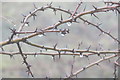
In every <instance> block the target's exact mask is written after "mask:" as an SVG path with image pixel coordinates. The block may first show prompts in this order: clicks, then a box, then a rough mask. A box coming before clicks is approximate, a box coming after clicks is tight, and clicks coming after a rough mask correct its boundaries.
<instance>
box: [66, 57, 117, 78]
mask: <svg viewBox="0 0 120 80" xmlns="http://www.w3.org/2000/svg"><path fill="white" fill-rule="evenodd" d="M114 57H117V55H112V56H109V57H105V58H103V59H100V60H98V61H96V62H94V63H91V64H89V65H87V66H85V67H83V68H81V69H79V70H77V71H76V72H74V73H73V74H72V75H70V76H68V77H67V78H66V79H69V78H71V77H73V76H76V75H77V74H79V73H80V72H82V71H84V70H86V69H88V68H90V67H92V66H94V65H98V64H99V63H100V62H103V61H105V60H109V59H111V58H114Z"/></svg>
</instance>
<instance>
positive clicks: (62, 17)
mask: <svg viewBox="0 0 120 80" xmlns="http://www.w3.org/2000/svg"><path fill="white" fill-rule="evenodd" d="M61 21H63V17H62V13H61Z"/></svg>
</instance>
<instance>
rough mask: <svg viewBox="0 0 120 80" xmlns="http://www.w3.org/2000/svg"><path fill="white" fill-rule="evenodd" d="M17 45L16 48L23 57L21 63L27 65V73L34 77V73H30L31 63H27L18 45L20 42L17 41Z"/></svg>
mask: <svg viewBox="0 0 120 80" xmlns="http://www.w3.org/2000/svg"><path fill="white" fill-rule="evenodd" d="M17 46H18V49H19V53H20V54H21V56H22V58H23V63H25V65H26V66H27V69H28V70H27V71H26V72H27V73H28V75H29V74H30V75H31V76H32V77H34V75H33V73H32V71H31V69H30V67H31V65H29V64H28V62H27V60H26V59H27V57H26V56H25V55H24V54H23V52H22V49H21V47H20V44H19V43H17Z"/></svg>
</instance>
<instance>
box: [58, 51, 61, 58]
mask: <svg viewBox="0 0 120 80" xmlns="http://www.w3.org/2000/svg"><path fill="white" fill-rule="evenodd" d="M58 53H59V59H60V56H61V51H60V50H58Z"/></svg>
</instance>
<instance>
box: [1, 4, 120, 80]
mask: <svg viewBox="0 0 120 80" xmlns="http://www.w3.org/2000/svg"><path fill="white" fill-rule="evenodd" d="M34 4H35V5H36V6H37V7H41V6H46V5H47V4H49V3H47V2H44V3H43V2H37V3H34ZM77 5H78V3H75V2H54V3H53V4H52V6H54V7H59V6H60V7H61V8H63V9H66V10H70V11H74V10H75V8H76V7H77ZM92 5H94V6H97V7H102V6H105V4H104V3H102V2H99V3H97V2H96V3H92V2H91V3H89V2H88V3H87V2H86V3H83V4H82V6H81V7H80V8H79V10H78V13H80V12H83V10H84V8H85V6H86V11H88V10H91V9H94V8H93V6H92ZM33 10H34V6H33V3H32V2H3V3H2V36H0V37H1V38H2V40H3V41H5V40H7V39H8V38H9V37H10V35H11V31H10V29H9V28H15V29H17V30H18V28H19V26H20V25H21V23H20V22H21V21H22V20H23V18H24V17H23V16H22V15H28V14H29V12H30V11H33ZM36 14H37V17H36V19H35V20H33V18H30V19H29V20H28V21H29V22H30V26H25V27H24V29H23V31H33V30H35V29H36V28H38V29H43V28H45V27H47V26H50V25H53V24H55V23H56V22H58V21H59V20H60V17H61V14H62V15H63V19H68V18H69V16H70V15H68V14H66V13H63V12H60V11H57V12H56V15H55V14H54V12H53V10H51V9H47V10H45V11H44V12H41V11H39V12H37V13H36ZM96 15H97V16H98V17H99V19H97V18H95V17H94V16H91V15H85V16H83V18H84V19H87V20H89V21H91V22H92V23H95V24H97V23H102V25H101V28H102V29H103V30H104V31H107V32H109V31H110V33H111V34H112V35H113V36H114V37H116V38H117V35H118V22H117V21H118V16H117V15H116V14H115V12H111V11H110V12H108V13H97V14H96ZM78 21H79V23H72V24H70V25H68V23H67V24H66V23H65V24H63V25H60V26H59V27H58V28H59V29H66V28H67V29H70V33H69V34H66V35H65V36H62V35H61V34H60V33H46V36H42V37H39V36H36V37H33V38H31V39H29V41H31V42H33V43H36V44H39V45H44V46H51V47H53V46H54V45H55V44H56V43H57V44H58V45H57V48H66V47H67V48H68V49H77V47H78V44H79V43H81V42H82V45H81V46H80V50H86V49H87V48H88V47H89V46H90V45H91V48H90V49H91V50H96V48H97V50H103V51H105V50H117V46H118V45H117V43H116V42H115V41H114V40H113V39H112V38H111V37H109V36H107V35H105V34H102V35H100V34H101V32H100V31H99V30H98V29H96V28H95V27H94V26H91V25H87V24H84V22H83V21H81V20H78ZM99 35H100V36H99ZM22 36H24V35H22ZM22 36H21V37H22ZM21 47H22V49H23V51H24V52H40V50H42V49H40V48H35V47H31V46H29V45H27V44H24V43H22V44H21ZM3 48H4V50H5V51H8V52H17V51H18V49H17V46H16V44H10V45H6V46H4V47H3ZM101 48H102V49H101ZM43 52H46V51H45V50H43ZM48 53H55V52H54V51H48ZM0 56H2V63H0V65H2V66H0V71H2V76H3V77H6V78H28V77H30V76H28V75H27V73H26V70H27V69H26V66H25V65H24V64H22V61H23V60H22V58H21V56H20V55H15V56H13V58H10V56H7V55H0ZM102 56H104V55H102ZM99 59H100V57H98V56H96V55H94V56H89V59H88V58H86V57H79V56H77V57H76V58H75V63H74V71H73V72H75V71H77V70H78V69H80V68H82V67H84V66H86V65H88V64H89V63H92V62H95V61H97V60H99ZM27 60H28V63H29V64H31V65H32V67H31V69H32V72H33V74H34V75H35V77H37V78H45V77H46V76H48V77H51V78H60V77H66V75H70V72H71V65H72V62H73V57H72V56H61V58H60V59H59V58H58V56H56V57H55V61H53V59H52V56H41V55H39V56H36V57H34V56H29V57H28V58H27ZM114 60H115V59H111V61H110V62H109V61H104V62H102V63H101V64H100V66H93V67H91V68H89V69H87V70H85V71H83V72H81V73H80V74H79V75H78V77H80V78H112V77H113V72H114V65H113V63H114Z"/></svg>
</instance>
